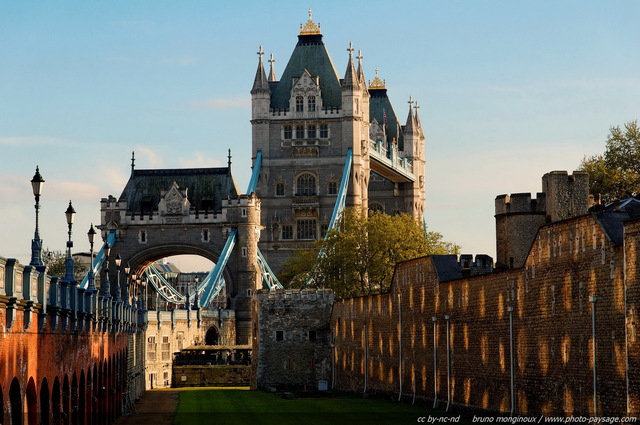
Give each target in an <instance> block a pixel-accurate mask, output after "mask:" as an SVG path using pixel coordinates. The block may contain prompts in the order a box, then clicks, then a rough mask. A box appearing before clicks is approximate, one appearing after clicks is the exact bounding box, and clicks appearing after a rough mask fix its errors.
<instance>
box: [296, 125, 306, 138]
mask: <svg viewBox="0 0 640 425" xmlns="http://www.w3.org/2000/svg"><path fill="white" fill-rule="evenodd" d="M296 139H304V125H296Z"/></svg>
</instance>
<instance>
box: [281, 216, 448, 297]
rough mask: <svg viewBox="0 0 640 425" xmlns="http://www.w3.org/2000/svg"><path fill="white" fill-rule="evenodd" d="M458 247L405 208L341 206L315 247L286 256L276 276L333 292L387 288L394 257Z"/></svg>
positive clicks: (360, 292) (341, 294)
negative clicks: (428, 229)
mask: <svg viewBox="0 0 640 425" xmlns="http://www.w3.org/2000/svg"><path fill="white" fill-rule="evenodd" d="M459 250H460V247H459V246H458V245H456V244H453V243H450V242H446V241H444V240H443V237H442V235H441V234H440V233H437V232H427V233H426V234H425V232H424V229H423V228H422V225H421V224H420V223H418V222H416V220H415V219H414V218H413V217H411V216H409V215H407V214H398V215H393V216H390V215H387V214H383V213H380V212H372V211H366V210H363V209H361V208H355V207H353V208H346V209H345V210H344V211H343V213H342V215H341V217H340V219H339V221H338V222H337V223H336V226H335V228H334V229H332V230H330V231H329V233H328V234H327V237H326V238H325V239H324V240H321V241H318V242H317V244H316V247H315V249H313V250H307V251H298V252H297V253H296V254H294V256H293V257H291V259H290V260H289V261H288V263H287V264H286V265H285V269H284V272H283V273H282V274H281V275H280V278H281V279H280V280H281V281H283V282H285V283H287V284H288V286H289V287H302V286H305V284H306V281H307V280H308V279H309V278H310V277H312V278H313V279H312V281H313V282H314V285H316V286H321V287H325V288H331V289H333V291H334V293H335V295H336V297H338V298H346V297H353V296H359V295H368V294H375V293H380V292H384V291H386V290H388V288H389V285H390V283H391V278H392V276H393V270H394V267H395V265H396V263H398V262H400V261H405V260H409V259H412V258H416V257H421V256H425V255H435V254H455V253H458V251H459ZM319 253H322V255H318V254H319Z"/></svg>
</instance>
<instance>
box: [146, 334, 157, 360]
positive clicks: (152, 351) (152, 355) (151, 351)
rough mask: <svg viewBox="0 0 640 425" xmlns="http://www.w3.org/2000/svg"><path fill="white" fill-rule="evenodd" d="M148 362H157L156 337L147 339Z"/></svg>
mask: <svg viewBox="0 0 640 425" xmlns="http://www.w3.org/2000/svg"><path fill="white" fill-rule="evenodd" d="M147 360H150V361H155V360H156V337H155V336H150V337H149V338H147Z"/></svg>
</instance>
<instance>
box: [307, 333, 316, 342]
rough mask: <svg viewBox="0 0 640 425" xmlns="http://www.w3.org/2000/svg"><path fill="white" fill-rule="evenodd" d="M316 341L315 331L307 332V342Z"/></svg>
mask: <svg viewBox="0 0 640 425" xmlns="http://www.w3.org/2000/svg"><path fill="white" fill-rule="evenodd" d="M315 340H316V331H309V341H312V342H313V341H315Z"/></svg>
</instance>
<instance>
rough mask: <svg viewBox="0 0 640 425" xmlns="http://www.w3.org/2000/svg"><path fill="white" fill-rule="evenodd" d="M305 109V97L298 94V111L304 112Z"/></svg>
mask: <svg viewBox="0 0 640 425" xmlns="http://www.w3.org/2000/svg"><path fill="white" fill-rule="evenodd" d="M303 109H304V97H302V96H296V112H302V111H303Z"/></svg>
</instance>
